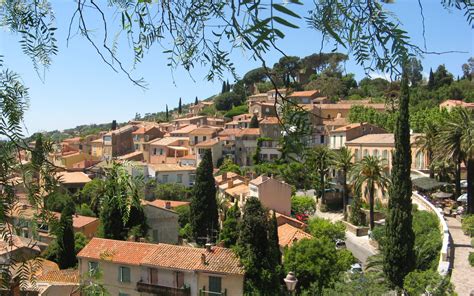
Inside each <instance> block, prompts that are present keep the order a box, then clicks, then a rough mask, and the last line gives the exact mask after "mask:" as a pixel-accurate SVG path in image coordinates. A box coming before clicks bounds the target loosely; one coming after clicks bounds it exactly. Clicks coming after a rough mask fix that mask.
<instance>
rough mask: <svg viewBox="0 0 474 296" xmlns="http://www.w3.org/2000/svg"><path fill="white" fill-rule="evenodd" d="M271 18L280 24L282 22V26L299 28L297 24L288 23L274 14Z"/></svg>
mask: <svg viewBox="0 0 474 296" xmlns="http://www.w3.org/2000/svg"><path fill="white" fill-rule="evenodd" d="M273 19H274V20H275V21H276V22H277V23H280V24H282V25H284V26H287V27H290V28H294V29H299V28H300V27H298V26H297V25H295V24H292V23H290V22H289V21H287V20H284V19H282V18H281V17H278V16H274V17H273Z"/></svg>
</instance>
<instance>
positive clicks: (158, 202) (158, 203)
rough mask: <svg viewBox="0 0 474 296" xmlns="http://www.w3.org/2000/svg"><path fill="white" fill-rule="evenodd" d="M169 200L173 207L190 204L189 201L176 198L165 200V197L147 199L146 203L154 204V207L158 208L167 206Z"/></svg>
mask: <svg viewBox="0 0 474 296" xmlns="http://www.w3.org/2000/svg"><path fill="white" fill-rule="evenodd" d="M167 202H169V203H170V207H171V208H176V207H179V206H188V205H189V201H176V200H164V199H155V200H154V201H146V204H148V205H151V206H154V207H158V208H166V203H167Z"/></svg>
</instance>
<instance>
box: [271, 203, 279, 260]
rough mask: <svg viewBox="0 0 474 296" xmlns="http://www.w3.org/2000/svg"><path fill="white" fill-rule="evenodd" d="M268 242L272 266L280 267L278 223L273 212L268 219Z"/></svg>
mask: <svg viewBox="0 0 474 296" xmlns="http://www.w3.org/2000/svg"><path fill="white" fill-rule="evenodd" d="M268 242H269V248H270V258H271V260H272V261H273V264H275V265H280V264H281V252H280V244H279V243H278V223H277V219H276V215H275V211H273V215H272V218H271V219H270V221H269V224H268Z"/></svg>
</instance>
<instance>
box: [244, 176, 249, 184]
mask: <svg viewBox="0 0 474 296" xmlns="http://www.w3.org/2000/svg"><path fill="white" fill-rule="evenodd" d="M244 183H245V185H249V178H247V177H244Z"/></svg>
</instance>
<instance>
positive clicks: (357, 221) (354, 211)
mask: <svg viewBox="0 0 474 296" xmlns="http://www.w3.org/2000/svg"><path fill="white" fill-rule="evenodd" d="M352 200H353V203H352V208H351V215H350V217H349V222H350V223H351V224H353V225H355V226H364V225H366V223H367V222H366V221H365V213H364V212H363V211H362V209H361V207H362V202H361V200H360V192H354V198H353V199H352Z"/></svg>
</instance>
